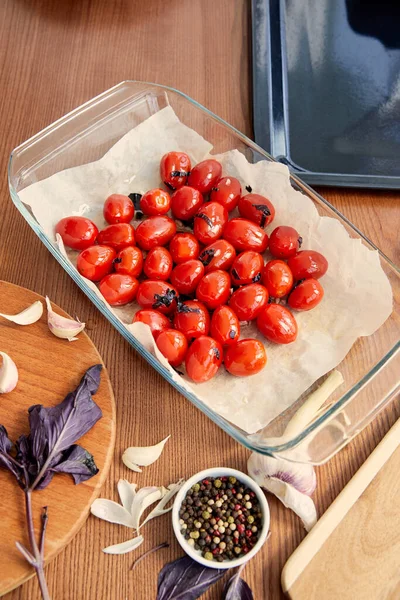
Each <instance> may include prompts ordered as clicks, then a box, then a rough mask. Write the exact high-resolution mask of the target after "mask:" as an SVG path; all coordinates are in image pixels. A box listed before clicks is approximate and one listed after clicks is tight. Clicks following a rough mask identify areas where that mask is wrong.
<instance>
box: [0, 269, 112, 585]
mask: <svg viewBox="0 0 400 600" xmlns="http://www.w3.org/2000/svg"><path fill="white" fill-rule="evenodd" d="M37 300H41V301H42V303H43V305H44V304H45V299H44V298H43V297H42V296H39V295H38V294H35V293H34V292H31V291H29V290H26V289H24V288H22V287H19V286H17V285H14V284H11V283H6V282H4V281H0V306H1V310H2V311H4V312H9V313H10V314H17V313H18V312H20V311H21V310H23V309H24V308H26V307H27V306H29V305H30V304H32V303H33V302H35V301H37ZM54 309H55V310H56V311H57V312H58V313H59V314H63V315H64V316H68V315H67V314H66V313H65V312H64V311H61V310H60V309H59V308H58V307H56V306H55V307H54ZM0 348H1V350H2V351H3V352H6V353H7V354H9V355H10V356H11V357H12V359H13V360H14V362H15V364H16V365H17V367H18V372H19V380H18V385H17V387H16V388H15V389H14V390H13V391H12V392H10V393H9V394H6V395H4V396H2V398H1V402H0V423H1V424H3V425H4V426H5V427H6V429H7V432H8V435H9V437H10V439H11V440H13V441H14V440H16V439H17V438H18V437H19V436H20V435H22V434H27V433H28V432H29V426H28V408H29V407H30V406H32V405H33V404H43V405H44V406H53V405H55V404H58V403H59V402H61V400H62V399H63V398H65V396H66V395H67V394H68V393H69V392H70V391H71V390H72V389H74V387H76V385H78V383H79V381H80V379H81V377H82V375H83V374H84V372H85V371H86V370H87V369H88V368H89V367H91V366H92V365H96V364H99V363H102V360H101V357H100V355H99V353H98V352H97V350H96V348H95V346H94V344H93V343H92V342H91V340H90V339H89V337H88V336H87V335H86V334H85V333H81V334H80V335H79V337H78V339H77V340H76V341H75V342H71V343H69V342H68V341H67V340H60V339H59V338H56V337H55V336H54V335H53V334H52V333H51V332H50V331H49V328H48V326H47V314H46V311H44V313H43V315H42V317H41V318H40V320H39V321H37V322H36V323H33V324H32V325H29V326H26V327H21V326H18V325H15V324H14V323H10V322H9V321H6V320H5V319H0ZM95 400H96V403H97V404H98V405H99V406H100V408H101V410H102V412H103V417H102V419H101V420H100V421H99V422H98V423H97V424H96V426H95V427H94V428H93V429H92V430H91V431H89V432H88V433H87V434H86V435H84V436H83V437H82V438H81V440H80V442H79V443H80V444H81V445H82V446H83V447H84V448H86V450H88V451H89V452H90V453H91V454H93V456H94V457H95V461H96V464H97V467H98V468H99V470H100V472H99V474H98V475H96V476H95V477H93V478H92V479H89V480H88V481H85V482H84V483H81V484H80V485H78V486H75V485H74V483H73V481H72V478H71V477H70V476H68V475H57V476H56V477H55V478H54V480H53V481H52V483H51V485H50V486H49V487H47V488H46V489H45V490H43V491H39V492H35V493H34V494H33V515H34V520H35V527H36V531H37V534H38V535H39V531H40V515H41V511H42V507H43V506H48V509H49V512H48V514H49V521H48V527H47V535H46V543H45V561H46V562H48V561H50V560H52V559H53V558H54V557H55V556H56V555H57V554H58V553H59V552H60V551H61V550H62V549H63V548H64V546H65V545H66V544H68V542H69V541H70V540H71V539H72V537H73V536H74V535H75V534H76V532H77V531H79V529H80V528H81V527H82V525H83V524H84V522H85V520H86V518H87V516H88V514H89V509H90V505H91V503H92V502H93V500H94V499H95V498H96V497H97V496H98V495H99V492H100V489H101V487H102V485H103V483H104V481H105V479H106V477H107V475H108V471H109V469H110V465H111V460H112V456H113V449H114V442H115V403H114V395H113V391H112V388H111V384H110V380H109V377H108V374H107V372H106V371H105V370H103V372H102V377H101V383H100V387H99V390H98V392H97V394H96V396H95ZM0 489H1V493H0V514H1V519H0V596H1V595H3V594H5V593H6V592H8V591H9V590H12V589H13V588H15V587H16V586H18V585H21V583H23V582H24V581H26V580H27V579H29V577H32V575H33V574H34V572H33V569H31V568H30V567H29V565H28V563H27V562H26V561H25V560H24V559H23V557H22V556H21V554H20V553H19V551H18V550H17V548H16V546H15V542H17V541H20V542H22V543H23V544H24V545H25V546H26V547H27V548H30V546H29V540H28V535H27V529H26V524H25V509H24V496H23V493H22V491H21V490H20V488H19V487H18V485H17V483H16V481H15V479H14V477H13V476H12V475H11V474H10V473H8V472H7V471H6V470H4V469H1V470H0Z"/></svg>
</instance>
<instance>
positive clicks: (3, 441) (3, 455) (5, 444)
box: [0, 425, 22, 481]
mask: <svg viewBox="0 0 400 600" xmlns="http://www.w3.org/2000/svg"><path fill="white" fill-rule="evenodd" d="M11 448H12V442H11V440H10V439H9V437H8V433H7V429H6V428H5V427H4V426H3V425H0V466H3V467H5V468H6V469H8V470H9V471H10V472H11V473H12V474H13V475H14V476H15V477H16V478H17V479H18V481H20V480H21V475H22V471H21V469H19V468H18V466H17V465H16V464H15V463H14V461H13V460H12V456H10V450H11Z"/></svg>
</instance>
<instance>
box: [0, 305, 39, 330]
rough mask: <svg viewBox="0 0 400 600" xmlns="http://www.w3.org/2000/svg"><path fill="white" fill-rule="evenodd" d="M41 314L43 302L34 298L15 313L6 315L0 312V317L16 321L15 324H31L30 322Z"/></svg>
mask: <svg viewBox="0 0 400 600" xmlns="http://www.w3.org/2000/svg"><path fill="white" fill-rule="evenodd" d="M42 314H43V304H42V303H41V301H40V300H36V302H34V303H33V304H31V305H30V306H28V308H25V309H24V310H22V311H21V312H19V313H17V314H16V315H6V314H4V313H0V317H3V319H7V321H11V322H12V323H16V324H17V325H32V323H36V321H39V319H40V317H41V316H42Z"/></svg>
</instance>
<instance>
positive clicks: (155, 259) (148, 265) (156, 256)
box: [143, 246, 172, 281]
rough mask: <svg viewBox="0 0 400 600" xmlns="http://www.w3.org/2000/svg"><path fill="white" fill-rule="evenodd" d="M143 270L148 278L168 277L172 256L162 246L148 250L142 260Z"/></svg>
mask: <svg viewBox="0 0 400 600" xmlns="http://www.w3.org/2000/svg"><path fill="white" fill-rule="evenodd" d="M143 271H144V273H145V275H147V277H148V278H149V279H162V280H163V281H166V280H167V279H169V276H170V275H171V271H172V256H171V254H170V253H169V251H168V250H167V249H166V248H163V246H155V247H154V248H152V249H151V250H149V252H148V254H147V256H146V259H145V261H144V267H143Z"/></svg>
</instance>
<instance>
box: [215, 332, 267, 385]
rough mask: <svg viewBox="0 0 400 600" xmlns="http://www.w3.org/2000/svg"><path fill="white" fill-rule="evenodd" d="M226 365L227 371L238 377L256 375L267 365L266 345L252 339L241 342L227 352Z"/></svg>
mask: <svg viewBox="0 0 400 600" xmlns="http://www.w3.org/2000/svg"><path fill="white" fill-rule="evenodd" d="M224 364H225V368H226V370H227V371H229V373H231V375H236V377H247V376H248V375H255V374H256V373H259V372H260V371H261V370H262V369H263V368H264V367H265V365H266V364H267V354H266V352H265V348H264V344H263V343H262V342H260V341H259V340H254V339H251V338H249V339H246V340H240V341H239V342H238V343H237V344H235V345H234V346H230V347H229V348H228V349H227V350H226V352H225V356H224Z"/></svg>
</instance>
